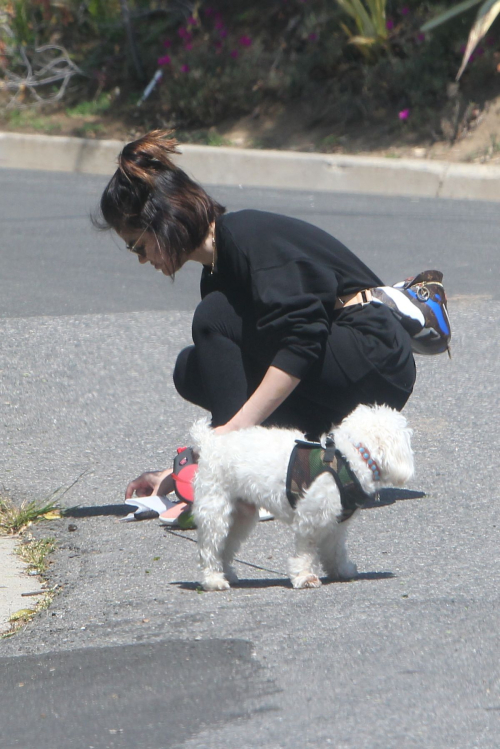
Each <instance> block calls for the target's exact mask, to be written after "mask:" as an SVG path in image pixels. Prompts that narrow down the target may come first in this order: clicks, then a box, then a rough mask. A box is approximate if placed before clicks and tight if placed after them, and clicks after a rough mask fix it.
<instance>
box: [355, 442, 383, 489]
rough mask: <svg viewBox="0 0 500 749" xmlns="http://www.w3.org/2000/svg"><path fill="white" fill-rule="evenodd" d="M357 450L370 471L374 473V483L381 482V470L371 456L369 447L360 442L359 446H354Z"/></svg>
mask: <svg viewBox="0 0 500 749" xmlns="http://www.w3.org/2000/svg"><path fill="white" fill-rule="evenodd" d="M354 447H355V448H356V450H357V451H358V452H359V454H360V455H361V457H362V458H363V460H364V461H365V463H366V465H367V466H368V468H369V469H370V471H371V472H372V473H373V480H374V481H380V468H379V467H378V465H377V464H376V462H375V461H374V460H373V458H372V456H371V455H370V451H369V450H368V448H367V447H365V446H364V445H363V443H362V442H358V444H357V445H354Z"/></svg>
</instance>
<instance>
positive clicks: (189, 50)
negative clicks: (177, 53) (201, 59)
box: [184, 42, 193, 52]
mask: <svg viewBox="0 0 500 749" xmlns="http://www.w3.org/2000/svg"><path fill="white" fill-rule="evenodd" d="M184 49H186V50H187V51H188V52H191V50H192V49H193V45H192V44H191V42H188V43H187V44H185V45H184Z"/></svg>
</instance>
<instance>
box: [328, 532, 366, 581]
mask: <svg viewBox="0 0 500 749" xmlns="http://www.w3.org/2000/svg"><path fill="white" fill-rule="evenodd" d="M350 523H351V521H350V520H346V521H345V522H343V523H337V524H336V525H332V530H331V532H329V533H327V534H325V535H324V536H323V538H322V539H321V541H320V543H319V558H320V560H321V564H322V566H323V569H324V570H325V572H326V574H327V575H328V577H331V578H332V580H352V578H353V577H356V575H357V572H358V568H357V567H356V565H355V564H354V562H351V561H350V559H349V557H348V554H347V548H346V536H347V530H348V528H347V526H348V525H349V524H350Z"/></svg>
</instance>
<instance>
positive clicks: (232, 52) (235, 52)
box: [230, 49, 240, 60]
mask: <svg viewBox="0 0 500 749" xmlns="http://www.w3.org/2000/svg"><path fill="white" fill-rule="evenodd" d="M230 54H231V57H233V58H234V59H235V60H236V58H237V57H238V56H239V54H240V53H239V52H238V50H237V49H232V50H231V52H230Z"/></svg>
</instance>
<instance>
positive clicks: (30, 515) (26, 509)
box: [0, 497, 60, 535]
mask: <svg viewBox="0 0 500 749" xmlns="http://www.w3.org/2000/svg"><path fill="white" fill-rule="evenodd" d="M47 515H50V517H46V516H47ZM57 517H60V510H59V509H58V508H57V506H56V502H55V500H53V499H45V500H42V501H41V502H37V501H36V500H34V501H32V502H22V503H21V505H20V506H19V507H18V506H17V505H15V504H14V502H13V501H12V500H11V499H9V498H8V497H0V533H4V534H8V535H15V534H16V533H19V532H20V531H22V530H24V529H25V528H27V527H28V526H30V525H31V524H32V523H36V522H38V521H40V520H48V519H50V520H55V519H56V518H57Z"/></svg>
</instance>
